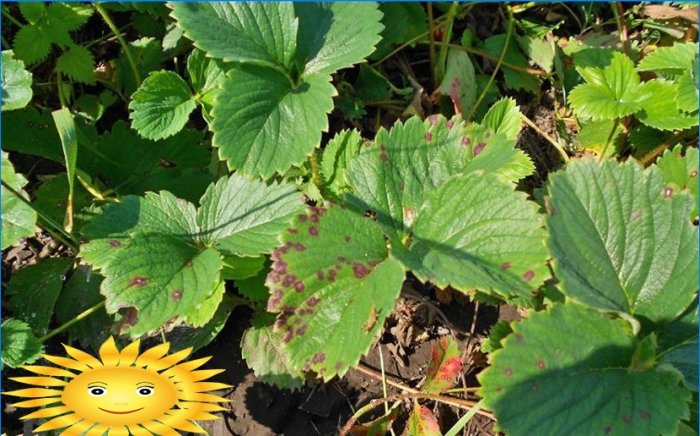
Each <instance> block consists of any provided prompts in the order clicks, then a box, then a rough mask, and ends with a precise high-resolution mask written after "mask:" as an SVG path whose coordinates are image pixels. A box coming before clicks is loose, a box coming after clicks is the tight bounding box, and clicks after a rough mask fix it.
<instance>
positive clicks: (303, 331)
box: [297, 325, 307, 336]
mask: <svg viewBox="0 0 700 436" xmlns="http://www.w3.org/2000/svg"><path fill="white" fill-rule="evenodd" d="M306 329H307V326H306V325H303V326H301V327H299V328H298V329H297V336H301V335H303V334H304V333H306Z"/></svg>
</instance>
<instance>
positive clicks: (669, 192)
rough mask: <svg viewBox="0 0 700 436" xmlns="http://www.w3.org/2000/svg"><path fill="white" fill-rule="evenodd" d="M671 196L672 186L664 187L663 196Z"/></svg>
mask: <svg viewBox="0 0 700 436" xmlns="http://www.w3.org/2000/svg"><path fill="white" fill-rule="evenodd" d="M671 197H673V188H666V189H664V198H671Z"/></svg>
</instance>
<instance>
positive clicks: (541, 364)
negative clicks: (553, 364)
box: [537, 359, 546, 369]
mask: <svg viewBox="0 0 700 436" xmlns="http://www.w3.org/2000/svg"><path fill="white" fill-rule="evenodd" d="M545 366H546V365H545V363H544V360H542V359H540V360H538V361H537V367H538V368H539V369H544V368H545Z"/></svg>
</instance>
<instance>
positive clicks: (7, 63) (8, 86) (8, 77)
mask: <svg viewBox="0 0 700 436" xmlns="http://www.w3.org/2000/svg"><path fill="white" fill-rule="evenodd" d="M31 100H32V73H30V72H29V71H27V70H25V69H24V62H22V61H20V60H17V59H14V58H13V56H12V51H11V50H3V52H2V110H3V111H11V110H13V109H21V108H23V107H25V106H26V105H27V104H29V102H30V101H31Z"/></svg>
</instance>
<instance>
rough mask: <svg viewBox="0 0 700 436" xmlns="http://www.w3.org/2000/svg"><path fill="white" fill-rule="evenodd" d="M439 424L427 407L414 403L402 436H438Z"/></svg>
mask: <svg viewBox="0 0 700 436" xmlns="http://www.w3.org/2000/svg"><path fill="white" fill-rule="evenodd" d="M441 434H442V433H440V424H439V423H438V420H437V418H436V417H435V415H433V412H431V411H430V409H429V408H428V407H427V406H421V405H420V404H418V402H417V401H416V402H414V406H413V410H412V411H411V414H410V415H409V416H408V421H407V422H406V428H405V430H404V432H403V436H440V435H441Z"/></svg>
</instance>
